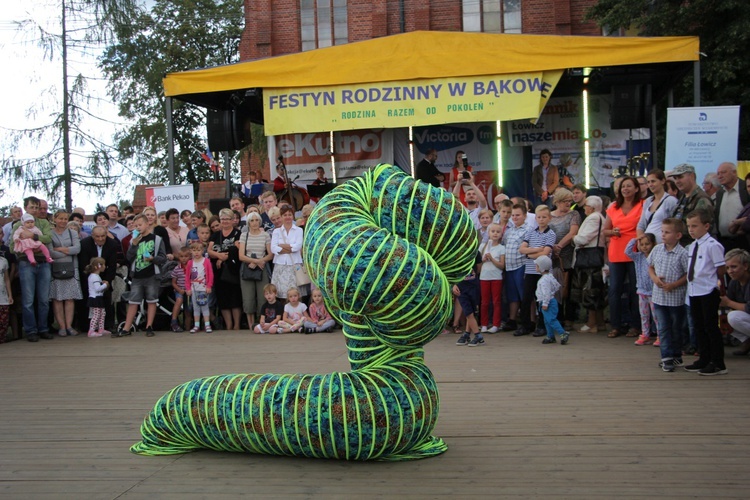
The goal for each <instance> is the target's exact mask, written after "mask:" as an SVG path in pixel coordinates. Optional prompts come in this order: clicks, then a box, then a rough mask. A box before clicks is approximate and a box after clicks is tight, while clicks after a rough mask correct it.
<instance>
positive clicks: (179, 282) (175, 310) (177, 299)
mask: <svg viewBox="0 0 750 500" xmlns="http://www.w3.org/2000/svg"><path fill="white" fill-rule="evenodd" d="M176 257H177V263H178V264H177V267H175V268H174V269H173V270H172V288H173V289H174V306H173V307H172V321H171V323H170V327H171V328H172V331H173V332H176V333H180V332H184V331H185V330H183V329H182V327H181V326H180V322H179V321H178V319H177V317H178V316H179V315H180V310H181V309H182V304H183V303H184V302H185V297H186V291H187V290H186V286H187V284H186V277H187V276H188V275H189V273H190V269H189V268H188V261H189V260H190V257H191V254H190V248H189V247H184V248H180V249H179V250H177V254H176ZM185 317H186V318H187V314H185Z"/></svg>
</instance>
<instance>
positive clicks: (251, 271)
mask: <svg viewBox="0 0 750 500" xmlns="http://www.w3.org/2000/svg"><path fill="white" fill-rule="evenodd" d="M249 237H250V230H249V229H248V231H247V233H245V251H247V239H248V238H249ZM250 258H252V259H257V258H258V257H256V255H255V254H254V253H251V254H250ZM240 262H241V264H242V272H241V273H240V277H241V278H242V279H243V280H244V281H260V280H262V279H263V269H261V268H259V267H254V268H251V267H248V265H247V262H242V261H240Z"/></svg>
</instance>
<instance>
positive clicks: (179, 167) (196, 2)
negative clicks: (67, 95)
mask: <svg viewBox="0 0 750 500" xmlns="http://www.w3.org/2000/svg"><path fill="white" fill-rule="evenodd" d="M242 7H243V2H242V0H157V1H156V3H155V4H154V6H153V8H152V10H151V11H150V12H145V11H142V12H140V13H139V14H138V15H136V16H135V17H133V18H132V19H131V20H130V23H129V24H128V25H123V26H120V27H119V30H118V31H117V40H118V41H117V43H115V44H112V45H110V46H109V47H107V49H106V51H105V53H104V56H103V57H102V58H101V60H100V67H101V69H102V70H103V71H104V73H105V75H106V76H107V78H108V80H109V91H110V94H111V95H112V97H113V99H114V100H115V102H116V103H117V105H118V107H119V113H120V115H121V116H122V117H124V118H126V119H127V121H128V122H129V123H130V124H129V125H128V126H126V127H124V128H122V129H120V130H118V132H117V133H116V136H115V141H116V145H117V150H118V152H119V154H120V156H121V157H122V158H125V159H129V160H132V161H134V162H135V163H136V164H137V165H138V170H139V172H140V173H141V175H142V177H143V178H144V179H147V180H148V181H149V182H165V181H166V180H167V176H168V168H167V126H166V113H165V98H164V89H163V86H162V78H163V77H164V75H165V74H167V73H170V72H176V71H185V70H189V69H195V68H204V67H209V66H216V65H221V64H229V63H233V62H237V61H238V60H239V43H240V37H241V35H242V28H243V25H244V18H243V9H242ZM172 102H173V107H172V109H173V114H172V120H173V135H174V139H175V143H176V144H175V180H176V182H177V183H185V182H187V183H191V184H194V185H197V183H198V182H199V181H202V180H208V179H210V178H212V173H211V171H210V169H209V168H208V165H207V164H206V162H205V161H204V160H203V159H202V158H201V157H200V152H201V151H205V149H206V141H205V125H206V114H205V110H204V109H202V108H199V107H197V106H194V105H192V104H188V103H185V102H182V101H179V100H173V101H172Z"/></svg>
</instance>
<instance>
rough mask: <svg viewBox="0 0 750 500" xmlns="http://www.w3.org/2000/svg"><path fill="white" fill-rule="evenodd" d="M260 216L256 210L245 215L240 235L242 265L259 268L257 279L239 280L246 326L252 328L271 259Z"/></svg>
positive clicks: (271, 255) (262, 298)
mask: <svg viewBox="0 0 750 500" xmlns="http://www.w3.org/2000/svg"><path fill="white" fill-rule="evenodd" d="M261 221H262V219H261V217H260V214H259V213H257V212H251V213H249V214H248V216H247V226H246V228H247V229H246V230H245V231H243V232H242V235H241V236H240V246H239V256H240V261H241V262H242V265H243V266H247V267H249V268H250V269H257V268H260V269H261V271H262V272H261V273H260V279H259V280H244V279H242V280H241V281H240V287H241V288H242V309H243V310H244V311H245V314H246V315H247V324H248V327H249V328H251V329H252V327H253V324H254V323H255V314H256V312H259V311H260V310H261V306H262V305H263V303H264V302H265V296H264V295H263V287H264V286H266V285H267V284H268V269H267V264H268V263H269V262H270V261H271V260H273V254H272V253H271V237H270V236H269V235H268V233H267V232H265V231H264V230H263V228H262V227H261Z"/></svg>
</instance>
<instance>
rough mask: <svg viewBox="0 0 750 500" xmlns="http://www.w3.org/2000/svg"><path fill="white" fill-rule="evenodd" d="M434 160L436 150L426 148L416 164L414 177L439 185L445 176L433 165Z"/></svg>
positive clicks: (435, 158)
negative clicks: (420, 159) (422, 156)
mask: <svg viewBox="0 0 750 500" xmlns="http://www.w3.org/2000/svg"><path fill="white" fill-rule="evenodd" d="M435 160H437V151H436V150H434V149H428V150H427V152H426V153H425V155H424V158H423V159H422V161H420V162H419V163H418V164H417V172H416V178H417V179H418V180H420V181H422V182H426V183H427V184H432V185H433V186H435V187H440V184H442V182H443V181H444V180H445V176H444V175H443V174H441V173H440V171H439V170H438V169H437V167H436V166H435Z"/></svg>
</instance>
